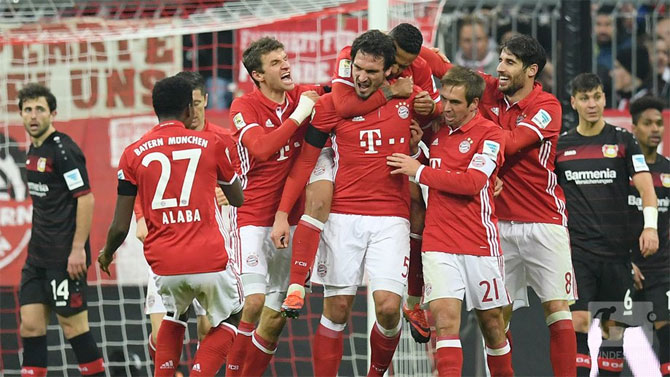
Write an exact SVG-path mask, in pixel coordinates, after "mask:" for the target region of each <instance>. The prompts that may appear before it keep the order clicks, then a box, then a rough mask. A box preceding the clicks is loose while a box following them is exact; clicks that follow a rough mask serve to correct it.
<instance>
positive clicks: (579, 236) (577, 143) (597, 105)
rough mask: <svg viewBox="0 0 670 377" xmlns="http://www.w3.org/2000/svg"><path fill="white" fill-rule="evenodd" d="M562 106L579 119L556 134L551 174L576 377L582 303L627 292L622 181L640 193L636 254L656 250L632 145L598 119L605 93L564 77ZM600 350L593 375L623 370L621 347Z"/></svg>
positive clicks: (583, 339) (650, 208) (652, 212)
mask: <svg viewBox="0 0 670 377" xmlns="http://www.w3.org/2000/svg"><path fill="white" fill-rule="evenodd" d="M570 103H571V104H572V108H573V109H575V110H576V111H577V114H578V115H579V124H578V125H577V127H576V128H574V129H572V130H570V131H569V132H566V133H563V134H562V135H561V137H560V139H559V142H558V147H557V151H556V175H557V176H558V183H559V184H560V185H561V187H563V190H564V192H565V197H566V199H567V209H568V212H569V213H570V219H569V221H568V229H569V230H570V245H571V247H572V263H573V265H574V268H575V278H576V281H577V284H578V287H579V298H578V299H577V301H576V302H575V303H574V305H572V306H571V307H570V308H571V309H572V321H573V324H574V329H575V332H576V334H577V335H576V336H577V352H578V358H579V363H578V364H577V375H578V376H588V375H589V372H590V369H591V362H590V360H591V358H590V357H589V347H588V342H587V336H588V330H589V326H590V315H589V311H588V310H589V303H591V302H593V301H619V302H623V301H624V299H625V297H632V296H631V295H632V294H633V291H632V289H633V278H632V275H631V253H630V248H629V242H628V240H629V237H630V231H629V228H628V226H629V223H628V190H629V186H630V183H629V180H632V181H633V184H634V185H635V188H636V189H637V190H638V191H639V192H640V196H641V198H642V200H641V201H642V207H643V212H644V229H643V230H641V233H640V235H639V246H640V252H641V254H642V255H643V256H644V257H648V256H649V255H651V254H653V253H655V252H656V250H657V248H658V234H657V231H656V229H657V224H656V223H657V216H658V212H657V209H656V205H657V200H656V193H655V192H654V186H653V184H652V179H651V174H649V168H648V167H647V164H646V162H645V158H644V155H643V154H642V152H641V151H640V146H639V145H638V143H637V141H636V140H635V138H634V137H633V135H632V134H631V133H630V132H628V131H626V130H624V129H622V128H619V127H614V126H612V125H609V124H607V123H606V122H605V119H604V118H603V110H604V108H605V93H604V92H603V86H602V83H601V82H600V79H599V78H598V76H597V75H595V74H593V73H582V74H579V75H577V77H575V78H574V79H573V81H572V95H571V97H570ZM505 189H506V188H505ZM591 314H593V313H591ZM601 327H602V328H603V329H604V330H605V332H604V333H603V336H608V337H609V339H614V338H615V337H616V336H617V335H622V334H614V333H610V334H607V330H608V327H609V323H601ZM600 351H601V354H600V355H599V357H598V367H599V369H600V375H601V376H602V375H606V374H610V373H614V374H615V375H618V374H619V373H620V372H621V369H622V368H623V349H621V347H620V346H614V347H605V346H603V347H601V349H600Z"/></svg>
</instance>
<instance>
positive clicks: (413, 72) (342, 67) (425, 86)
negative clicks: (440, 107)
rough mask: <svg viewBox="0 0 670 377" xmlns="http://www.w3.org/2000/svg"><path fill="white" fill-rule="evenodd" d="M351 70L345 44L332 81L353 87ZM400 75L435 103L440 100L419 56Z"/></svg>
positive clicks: (430, 75)
mask: <svg viewBox="0 0 670 377" xmlns="http://www.w3.org/2000/svg"><path fill="white" fill-rule="evenodd" d="M352 71H353V67H352V61H351V46H347V47H345V48H343V49H342V50H341V51H340V53H339V54H338V55H337V61H336V63H335V73H334V74H333V79H332V83H333V84H335V83H341V84H346V85H349V86H351V87H352V88H353V87H354V78H353V77H352ZM400 77H412V79H413V81H414V85H416V86H418V87H419V88H421V89H422V90H425V91H427V92H428V94H430V98H432V99H433V101H435V102H436V103H437V102H440V100H441V97H440V92H439V91H438V90H437V86H435V81H433V73H432V71H431V70H430V66H429V65H428V63H426V61H425V60H424V59H423V58H422V57H421V56H417V57H416V59H414V61H413V62H412V64H411V65H410V66H409V67H407V68H406V69H405V70H404V71H402V73H401V74H400Z"/></svg>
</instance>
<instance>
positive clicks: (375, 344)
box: [368, 290, 402, 376]
mask: <svg viewBox="0 0 670 377" xmlns="http://www.w3.org/2000/svg"><path fill="white" fill-rule="evenodd" d="M372 298H373V300H374V302H375V313H376V315H377V322H376V323H375V326H374V328H373V329H372V331H371V333H370V349H371V355H370V369H369V370H368V376H383V375H384V373H385V372H386V370H387V369H388V367H389V365H391V360H392V359H393V354H394V353H395V349H396V348H397V347H398V342H399V341H400V330H401V328H402V326H401V323H400V310H399V309H400V306H401V303H402V297H401V296H400V295H398V294H396V293H393V292H389V291H384V290H377V291H374V292H372Z"/></svg>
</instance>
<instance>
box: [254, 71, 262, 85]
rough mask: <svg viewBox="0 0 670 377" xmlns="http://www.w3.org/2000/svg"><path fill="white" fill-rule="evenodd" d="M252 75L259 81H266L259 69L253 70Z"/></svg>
mask: <svg viewBox="0 0 670 377" xmlns="http://www.w3.org/2000/svg"><path fill="white" fill-rule="evenodd" d="M251 77H253V78H254V80H256V81H258V82H259V83H261V82H263V81H265V80H263V73H261V72H258V71H251Z"/></svg>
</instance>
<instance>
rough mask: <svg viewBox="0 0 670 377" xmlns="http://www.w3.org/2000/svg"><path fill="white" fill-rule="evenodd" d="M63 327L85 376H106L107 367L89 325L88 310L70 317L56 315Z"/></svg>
mask: <svg viewBox="0 0 670 377" xmlns="http://www.w3.org/2000/svg"><path fill="white" fill-rule="evenodd" d="M56 318H57V319H58V323H60V326H61V328H62V329H63V335H65V338H66V339H67V340H68V342H70V345H71V346H72V351H74V354H75V357H76V358H77V362H78V363H79V370H80V371H81V374H82V375H83V376H104V375H105V367H104V363H103V360H102V356H101V354H100V350H99V349H98V345H97V344H96V342H95V339H93V335H92V334H91V332H90V330H89V326H88V311H87V310H84V311H82V312H79V313H77V314H74V315H71V316H69V317H65V316H61V315H56Z"/></svg>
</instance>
